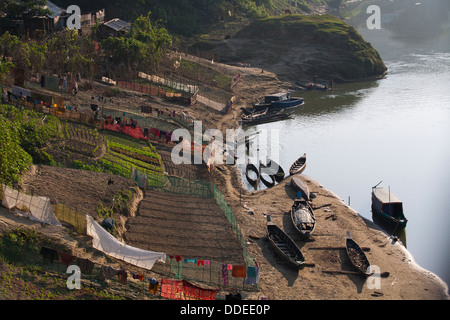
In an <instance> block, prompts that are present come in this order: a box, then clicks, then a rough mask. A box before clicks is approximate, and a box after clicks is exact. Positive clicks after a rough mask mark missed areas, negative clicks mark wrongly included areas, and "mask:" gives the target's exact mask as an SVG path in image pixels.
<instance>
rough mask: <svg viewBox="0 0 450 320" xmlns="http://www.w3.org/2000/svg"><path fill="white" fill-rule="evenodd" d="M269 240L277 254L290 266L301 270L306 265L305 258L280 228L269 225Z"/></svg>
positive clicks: (270, 223) (269, 223)
mask: <svg viewBox="0 0 450 320" xmlns="http://www.w3.org/2000/svg"><path fill="white" fill-rule="evenodd" d="M267 238H268V239H269V243H270V244H271V246H272V247H273V248H274V250H275V252H276V254H277V255H278V256H279V257H281V258H282V259H283V260H284V261H285V262H286V263H287V264H288V265H289V266H291V267H293V268H295V269H300V268H302V267H303V266H304V265H305V258H304V256H303V254H302V252H301V251H300V248H299V247H298V246H297V245H296V244H295V242H294V241H293V240H292V239H291V238H290V237H289V236H288V235H287V234H286V233H285V232H284V231H283V230H281V229H280V228H279V227H278V226H276V225H275V224H273V223H272V222H268V223H267Z"/></svg>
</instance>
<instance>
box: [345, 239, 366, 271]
mask: <svg viewBox="0 0 450 320" xmlns="http://www.w3.org/2000/svg"><path fill="white" fill-rule="evenodd" d="M346 250H347V255H348V258H349V259H350V262H351V264H352V266H353V267H354V268H355V269H356V270H358V271H359V272H360V273H361V274H362V275H364V276H365V277H368V276H370V275H371V273H370V263H369V259H367V257H366V254H365V253H364V251H363V250H362V249H361V247H360V246H359V245H358V244H357V243H356V242H355V241H354V240H353V239H352V237H351V235H350V232H348V231H347V236H346Z"/></svg>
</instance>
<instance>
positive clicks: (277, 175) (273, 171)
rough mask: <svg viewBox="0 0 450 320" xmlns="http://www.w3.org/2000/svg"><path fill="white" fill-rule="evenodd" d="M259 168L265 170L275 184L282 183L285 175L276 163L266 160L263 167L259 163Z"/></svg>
mask: <svg viewBox="0 0 450 320" xmlns="http://www.w3.org/2000/svg"><path fill="white" fill-rule="evenodd" d="M261 168H264V169H265V170H267V171H268V173H269V174H270V175H271V176H273V178H274V179H275V181H276V182H278V183H279V182H281V181H283V179H284V175H285V174H284V170H283V168H282V167H281V166H280V165H279V164H278V163H276V162H275V161H273V160H272V159H270V158H267V162H266V164H265V165H264V164H262V163H261Z"/></svg>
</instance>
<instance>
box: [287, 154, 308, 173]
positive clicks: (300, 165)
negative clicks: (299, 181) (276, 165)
mask: <svg viewBox="0 0 450 320" xmlns="http://www.w3.org/2000/svg"><path fill="white" fill-rule="evenodd" d="M305 168H306V153H304V154H303V155H302V156H301V157H300V158H298V159H297V160H295V162H294V163H293V164H292V165H291V167H290V168H289V174H290V175H291V176H293V175H294V174H297V173H302V172H303V171H304V170H305Z"/></svg>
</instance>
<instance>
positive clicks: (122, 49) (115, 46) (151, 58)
mask: <svg viewBox="0 0 450 320" xmlns="http://www.w3.org/2000/svg"><path fill="white" fill-rule="evenodd" d="M171 45H172V38H171V36H170V35H169V32H168V31H167V30H166V29H165V28H159V27H158V26H157V25H154V24H152V22H151V20H150V12H149V13H148V14H147V16H145V17H144V16H140V17H139V18H137V19H136V20H135V21H134V22H132V23H131V27H130V31H129V32H128V33H127V34H126V35H125V36H123V37H109V38H107V39H105V40H104V41H103V42H102V46H103V48H104V49H105V50H106V52H107V53H108V54H109V55H110V56H111V58H112V60H113V62H114V63H117V64H120V63H123V64H125V66H126V67H127V68H128V69H129V70H130V69H135V70H139V69H140V70H143V69H146V68H152V67H155V66H157V65H158V64H159V62H160V61H161V59H162V58H163V57H164V55H165V53H166V50H167V49H168V48H169V47H170V46H171Z"/></svg>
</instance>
